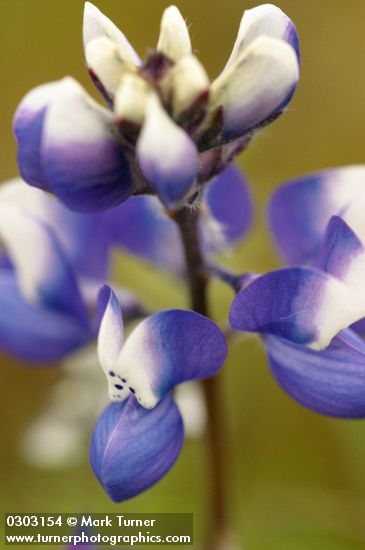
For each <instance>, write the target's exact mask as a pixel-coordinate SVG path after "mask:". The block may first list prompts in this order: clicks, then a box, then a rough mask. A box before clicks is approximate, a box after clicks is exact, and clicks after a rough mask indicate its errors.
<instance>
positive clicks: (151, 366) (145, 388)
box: [114, 322, 160, 409]
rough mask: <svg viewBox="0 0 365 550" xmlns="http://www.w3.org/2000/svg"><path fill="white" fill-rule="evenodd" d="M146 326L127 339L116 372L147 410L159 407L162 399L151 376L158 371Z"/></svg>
mask: <svg viewBox="0 0 365 550" xmlns="http://www.w3.org/2000/svg"><path fill="white" fill-rule="evenodd" d="M146 330H147V329H146V324H145V323H143V322H142V323H140V324H139V325H137V327H136V328H135V329H134V330H133V332H132V333H131V334H130V335H129V337H128V338H127V340H126V342H125V344H124V346H123V348H122V351H121V353H120V355H119V358H118V362H117V364H116V365H115V367H114V371H115V373H116V375H117V376H118V378H119V379H120V380H121V381H122V383H123V384H125V387H126V388H127V389H128V390H129V391H130V392H131V393H133V394H134V395H135V397H136V399H137V401H138V403H139V404H140V405H141V406H142V407H145V408H146V409H152V408H153V407H155V406H156V405H157V403H158V402H159V400H160V397H159V396H158V395H157V394H156V393H155V392H154V391H153V388H152V383H153V380H152V379H151V378H150V374H151V373H153V372H155V371H156V370H157V369H158V364H157V363H156V359H157V358H156V357H155V354H154V349H153V342H149V339H148V334H146Z"/></svg>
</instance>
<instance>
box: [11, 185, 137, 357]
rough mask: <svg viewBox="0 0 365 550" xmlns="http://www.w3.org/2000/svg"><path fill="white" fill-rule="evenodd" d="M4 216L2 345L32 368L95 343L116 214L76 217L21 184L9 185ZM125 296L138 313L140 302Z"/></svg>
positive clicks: (132, 308)
mask: <svg viewBox="0 0 365 550" xmlns="http://www.w3.org/2000/svg"><path fill="white" fill-rule="evenodd" d="M0 214H1V215H0V238H1V240H2V242H3V243H4V244H5V251H4V252H3V253H2V255H1V266H0V346H1V347H2V348H3V349H4V350H6V351H7V352H8V353H10V354H12V355H15V356H16V357H19V358H21V359H24V360H26V361H33V362H37V363H40V362H48V361H55V360H59V359H61V358H63V357H65V356H66V355H68V354H69V353H70V352H72V351H74V350H76V349H77V348H79V347H81V346H83V345H85V344H86V343H87V342H88V341H89V340H90V339H92V338H94V337H95V336H96V333H97V325H98V322H97V319H96V317H95V316H94V315H93V314H92V313H91V310H92V308H93V307H94V306H95V301H96V288H97V287H99V286H100V281H103V280H104V278H105V276H106V274H107V271H108V263H109V261H108V260H109V253H108V252H109V248H110V246H109V244H110V237H109V235H108V233H109V223H110V220H109V215H105V214H103V215H95V214H90V215H87V216H79V215H76V214H74V213H72V212H69V211H67V210H66V209H65V208H64V207H63V206H62V205H61V204H60V203H58V202H57V201H56V199H54V198H53V197H49V196H47V195H46V194H45V193H43V192H42V191H39V190H37V189H32V188H30V187H26V186H24V184H23V182H22V181H21V180H15V181H11V182H9V183H8V184H5V185H3V186H2V188H1V192H0ZM108 242H109V244H108ZM123 297H124V299H123V301H124V302H125V307H126V312H127V313H131V314H133V312H136V310H137V309H138V307H139V306H138V304H137V302H136V299H135V298H134V297H133V296H132V295H129V294H127V293H124V296H123Z"/></svg>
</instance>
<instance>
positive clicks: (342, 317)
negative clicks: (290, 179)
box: [230, 200, 365, 417]
mask: <svg viewBox="0 0 365 550" xmlns="http://www.w3.org/2000/svg"><path fill="white" fill-rule="evenodd" d="M363 207H364V200H362V209H363ZM350 208H351V207H350ZM364 277H365V248H364V245H363V243H362V242H361V241H360V239H359V238H358V237H357V235H356V234H355V233H354V231H353V230H352V229H351V227H350V226H349V225H348V224H347V223H346V222H345V221H344V219H342V218H341V217H339V216H333V217H332V218H331V219H330V221H329V223H328V227H327V231H326V234H325V237H324V241H323V244H322V248H321V250H320V252H319V254H318V256H317V259H316V263H315V265H314V266H313V267H292V268H286V269H280V270H277V271H273V272H271V273H268V274H266V275H263V276H261V277H257V278H255V279H254V280H253V281H252V282H251V283H249V284H248V285H247V286H245V287H243V288H242V289H241V290H240V291H239V293H238V294H237V296H236V298H235V299H234V301H233V303H232V306H231V311H230V322H231V326H232V327H233V328H234V329H237V330H242V331H248V332H258V333H260V334H262V335H263V336H264V341H265V345H266V349H267V354H268V358H269V363H270V368H271V370H272V373H273V375H274V377H275V378H276V380H277V381H278V382H279V384H280V385H281V386H282V387H283V389H284V390H285V391H286V392H287V393H288V394H289V395H291V396H292V397H293V398H294V399H295V400H297V401H298V402H299V403H301V404H303V405H304V406H306V407H308V408H310V409H312V410H314V411H317V412H319V413H323V414H327V415H330V416H337V417H364V416H365V342H364V340H363V339H361V338H360V337H359V336H358V335H357V334H356V333H355V332H354V331H353V330H351V329H350V328H348V327H349V326H350V325H352V324H353V323H354V322H355V321H358V320H359V319H361V318H363V317H364V316H365V293H364V284H363V281H364Z"/></svg>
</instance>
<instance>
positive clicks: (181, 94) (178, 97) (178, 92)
mask: <svg viewBox="0 0 365 550" xmlns="http://www.w3.org/2000/svg"><path fill="white" fill-rule="evenodd" d="M167 87H168V93H169V94H171V100H172V112H173V116H174V117H175V118H178V117H179V116H180V115H181V114H182V113H184V112H185V111H187V110H188V109H189V108H191V107H193V105H194V103H195V102H196V101H197V100H198V99H199V97H201V96H202V94H204V93H205V92H207V93H208V90H209V78H208V75H207V73H206V71H205V69H204V67H203V66H202V64H201V63H200V62H199V61H198V59H197V58H196V57H195V56H194V55H186V56H185V57H183V58H182V59H181V60H180V61H178V62H177V63H176V64H175V65H174V67H173V68H172V69H171V71H170V72H169V73H168V83H167Z"/></svg>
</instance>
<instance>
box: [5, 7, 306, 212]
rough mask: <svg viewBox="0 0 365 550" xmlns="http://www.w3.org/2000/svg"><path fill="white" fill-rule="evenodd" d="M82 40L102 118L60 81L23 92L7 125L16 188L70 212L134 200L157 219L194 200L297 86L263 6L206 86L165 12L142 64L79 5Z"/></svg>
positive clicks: (111, 28) (285, 44)
mask: <svg viewBox="0 0 365 550" xmlns="http://www.w3.org/2000/svg"><path fill="white" fill-rule="evenodd" d="M83 37H84V49H85V57H86V62H87V66H88V70H89V73H90V75H91V77H92V79H93V81H94V83H95V84H96V86H97V88H98V90H99V91H100V92H101V94H102V96H103V97H104V99H105V100H106V102H107V104H108V106H109V107H111V108H112V111H110V110H107V109H105V108H103V107H101V106H100V105H98V104H97V103H96V102H95V101H94V100H93V99H92V98H91V97H90V96H88V95H87V93H86V92H85V91H84V90H83V89H82V88H81V86H80V85H79V84H78V83H77V82H75V81H74V80H73V79H72V78H69V77H68V78H65V79H63V80H61V81H59V82H53V83H49V84H45V85H43V86H40V87H38V88H35V89H34V90H32V91H31V92H29V93H28V94H27V95H26V96H25V98H24V99H23V100H22V102H21V103H20V105H19V107H18V110H17V112H16V114H15V119H14V130H15V135H16V138H17V141H18V146H19V149H18V162H19V166H20V171H21V174H22V176H23V178H24V179H25V180H26V181H27V182H28V183H29V184H30V185H33V186H35V187H39V188H41V189H44V190H47V191H50V192H52V193H54V194H56V195H57V196H58V197H59V198H60V199H61V200H62V201H63V202H64V203H65V204H66V205H67V206H68V207H70V208H71V209H74V210H77V211H83V212H87V211H101V210H105V209H108V208H110V207H113V206H116V205H118V204H119V203H121V202H123V201H125V200H126V199H127V198H128V197H130V196H131V195H133V194H141V193H146V192H148V193H154V194H157V195H158V196H159V198H160V200H161V201H162V203H163V204H164V205H165V206H166V207H167V208H169V209H174V208H177V207H179V206H181V205H183V204H191V203H192V202H195V201H198V200H199V197H200V195H201V193H202V190H203V187H204V184H205V183H206V182H207V181H209V180H210V179H211V178H212V177H213V176H214V175H216V174H217V173H219V172H220V171H222V170H223V169H224V168H225V167H226V166H227V164H228V163H229V162H230V161H231V160H232V159H233V157H234V156H235V155H236V154H238V153H239V152H240V151H241V150H242V149H243V148H244V147H245V146H247V144H248V142H249V141H250V139H251V137H252V135H253V134H254V132H255V131H256V130H258V129H259V128H260V127H262V126H264V125H265V124H267V123H269V122H270V121H272V120H273V119H275V118H276V117H277V116H279V115H280V114H281V113H282V112H283V111H284V109H285V107H286V105H287V103H288V102H289V101H290V99H291V97H292V95H293V92H294V90H295V87H296V85H297V82H298V78H299V50H298V37H297V33H296V30H295V27H294V25H293V23H292V22H291V21H290V19H289V18H288V17H287V16H286V15H285V14H284V13H283V12H282V11H281V10H280V9H279V8H277V7H275V6H273V5H270V4H265V5H262V6H259V7H257V8H254V9H251V10H247V11H246V12H245V14H244V16H243V18H242V21H241V24H240V28H239V32H238V36H237V39H236V42H235V44H234V47H233V50H232V53H231V56H230V58H229V60H228V62H227V64H226V66H225V68H224V69H223V71H222V72H221V73H220V75H219V76H218V77H217V78H216V79H215V80H214V81H213V82H212V83H210V82H209V79H208V76H207V74H206V72H205V70H204V68H203V67H202V66H201V64H200V62H199V61H198V59H197V58H196V57H195V56H194V55H193V53H192V47H191V43H190V38H189V33H188V30H187V27H186V24H185V22H184V20H183V18H182V16H181V14H180V12H179V10H178V9H177V8H176V7H175V6H170V7H169V8H167V9H166V10H165V12H164V14H163V17H162V21H161V31H160V36H159V40H158V44H157V48H156V50H154V51H152V52H151V53H150V54H149V55H148V56H147V59H146V60H145V61H144V62H142V61H141V60H140V58H139V56H138V55H137V53H136V52H135V51H134V49H133V48H132V46H131V45H130V44H129V42H128V41H127V39H126V37H125V36H124V35H123V34H122V33H121V31H120V30H119V29H118V28H117V27H116V26H115V25H114V24H113V23H112V22H111V21H110V20H109V19H108V18H107V17H106V16H105V15H103V14H102V13H101V12H100V11H99V10H98V9H97V8H96V7H95V6H93V5H92V4H90V3H89V2H87V3H86V5H85V15H84V27H83Z"/></svg>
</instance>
